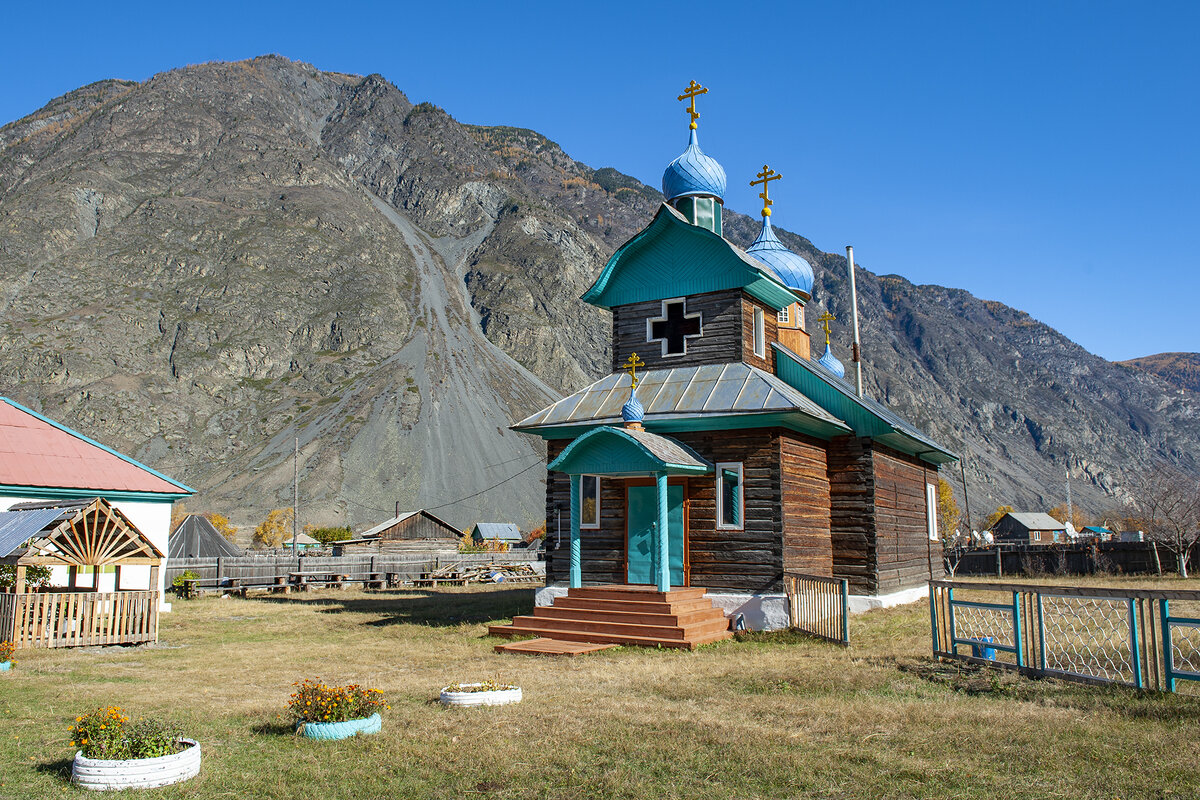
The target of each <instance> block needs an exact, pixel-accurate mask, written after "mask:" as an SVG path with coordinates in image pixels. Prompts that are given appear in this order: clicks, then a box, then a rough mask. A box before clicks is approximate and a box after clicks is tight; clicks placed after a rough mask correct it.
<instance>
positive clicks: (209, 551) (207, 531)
mask: <svg viewBox="0 0 1200 800" xmlns="http://www.w3.org/2000/svg"><path fill="white" fill-rule="evenodd" d="M243 555H245V552H244V551H243V550H242V548H240V547H238V546H237V545H236V544H234V543H233V542H231V541H229V540H228V539H226V538H225V537H224V536H222V535H221V534H220V533H219V532H218V531H217V529H216V528H214V527H213V524H212V523H211V522H209V521H208V520H207V519H205V518H204V517H203V516H201V515H200V514H188V515H187V516H186V517H184V518H183V520H182V521H181V522H180V523H179V525H177V526H176V527H175V530H173V531H171V537H170V539H169V540H168V542H167V558H238V557H240V556H243Z"/></svg>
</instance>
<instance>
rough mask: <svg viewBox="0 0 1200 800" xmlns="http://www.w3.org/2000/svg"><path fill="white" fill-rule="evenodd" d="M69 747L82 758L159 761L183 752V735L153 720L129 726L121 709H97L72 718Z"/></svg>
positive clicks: (109, 707)
mask: <svg viewBox="0 0 1200 800" xmlns="http://www.w3.org/2000/svg"><path fill="white" fill-rule="evenodd" d="M70 732H71V746H72V747H78V748H79V750H80V752H82V753H83V755H84V757H85V758H103V759H108V760H126V759H133V758H158V757H160V756H169V755H171V754H173V753H177V752H179V751H180V750H181V749H183V748H182V747H181V746H180V744H179V741H180V740H181V739H182V738H183V734H182V733H180V732H179V731H178V730H176V729H175V728H174V727H173V726H171V725H168V724H167V723H165V722H163V721H161V720H157V719H154V718H146V717H143V718H142V719H139V720H138V721H137V722H130V719H129V717H128V716H127V715H126V714H125V710H124V709H123V708H121V707H120V706H106V707H104V708H98V709H96V710H95V711H92V712H90V713H88V714H83V715H82V716H78V717H76V718H75V724H74V725H72V726H71V728H70Z"/></svg>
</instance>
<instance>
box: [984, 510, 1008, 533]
mask: <svg viewBox="0 0 1200 800" xmlns="http://www.w3.org/2000/svg"><path fill="white" fill-rule="evenodd" d="M1014 510H1015V509H1014V508H1013V507H1012V506H998V507H997V508H996V510H995V511H993V512H992V513H991V514H988V518H987V521H986V522H984V523H983V529H984V530H985V531H990V530H991V529H992V528H994V527H996V523H997V522H999V521H1000V518H1001V517H1003V516H1004V515H1005V514H1011V513H1012V512H1013V511H1014Z"/></svg>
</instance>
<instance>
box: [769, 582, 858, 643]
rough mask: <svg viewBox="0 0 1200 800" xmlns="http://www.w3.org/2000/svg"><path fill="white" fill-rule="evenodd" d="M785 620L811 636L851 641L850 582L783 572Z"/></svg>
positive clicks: (836, 640) (833, 640) (843, 641)
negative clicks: (786, 606)
mask: <svg viewBox="0 0 1200 800" xmlns="http://www.w3.org/2000/svg"><path fill="white" fill-rule="evenodd" d="M783 585H784V589H785V590H786V591H787V597H788V624H789V625H790V626H791V627H793V628H796V629H797V630H800V631H803V632H804V633H807V634H810V635H812V636H816V637H819V638H821V639H825V640H827V641H830V642H836V643H838V644H840V645H849V644H850V609H849V605H850V598H849V594H850V591H849V584H848V582H847V581H846V580H844V579H841V578H825V577H821V576H819V575H801V574H797V573H790V572H789V573H785V574H784V576H783Z"/></svg>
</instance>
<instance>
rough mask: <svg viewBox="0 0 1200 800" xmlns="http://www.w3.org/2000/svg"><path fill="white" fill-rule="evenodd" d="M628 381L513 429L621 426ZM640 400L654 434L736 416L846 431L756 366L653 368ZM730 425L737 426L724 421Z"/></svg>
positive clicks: (598, 386)
mask: <svg viewBox="0 0 1200 800" xmlns="http://www.w3.org/2000/svg"><path fill="white" fill-rule="evenodd" d="M629 385H630V378H629V376H628V375H627V374H625V373H623V372H619V373H613V374H611V375H608V376H606V377H604V378H601V379H600V380H598V381H596V382H595V383H593V384H592V385H591V386H587V387H585V388H583V389H581V390H579V391H578V392H575V393H574V394H572V395H569V396H567V397H564V398H563V399H562V400H559V401H558V402H557V403H555V404H553V405H551V406H548V407H547V408H544V409H542V410H541V411H539V412H538V413H536V414H533V415H532V416H529V417H527V418H526V419H523V420H521V421H520V422H518V423H517V424H516V425H514V426H513V429H514V430H518V431H526V432H535V431H536V432H537V433H539V434H541V435H543V436H548V437H550V436H553V434H554V433H556V432H561V434H562V435H573V434H575V433H577V432H578V431H579V429H580V428H588V427H594V426H597V425H619V424H620V423H621V422H622V419H621V407H622V405H624V403H625V401H626V400H628V399H629ZM637 394H638V398H639V399H640V400H641V402H642V405H643V406H644V408H645V418H644V422H645V424H646V426H647V427H653V428H654V430H656V431H664V432H669V431H673V430H695V429H698V428H701V427H710V428H711V427H721V426H720V425H716V424H715V420H716V419H717V418H742V420H741V421H742V423H745V424H755V425H761V424H763V422H764V420H763V417H764V416H767V415H773V416H775V417H778V420H776V421H777V422H778V424H781V425H784V426H785V427H793V428H796V429H799V430H802V431H805V432H810V433H815V434H817V435H825V436H832V435H838V434H845V433H849V432H850V427H849V426H848V425H846V423H844V422H842V421H841V420H840V419H838V418H837V417H835V416H834V415H832V414H830V413H829V412H828V411H826V410H825V409H824V408H822V407H821V406H820V405H818V404H817V403H815V402H813V401H812V400H810V399H809V398H807V397H805V396H804V394H802V393H801V392H799V391H797V390H796V389H794V388H793V387H791V386H789V385H788V384H787V383H785V382H784V381H782V380H780V379H779V378H777V377H776V376H774V375H772V374H771V373H769V372H766V371H765V370H761V369H759V368H758V367H753V366H750V365H749V364H746V363H744V362H736V363H731V364H705V365H701V366H693V367H674V368H671V369H653V370H650V371H648V372H646V373H645V374H644V375H642V376H641V377H640V378H639V379H638V391H637ZM729 427H738V423H737V422H736V421H735V420H733V419H730V420H729Z"/></svg>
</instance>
